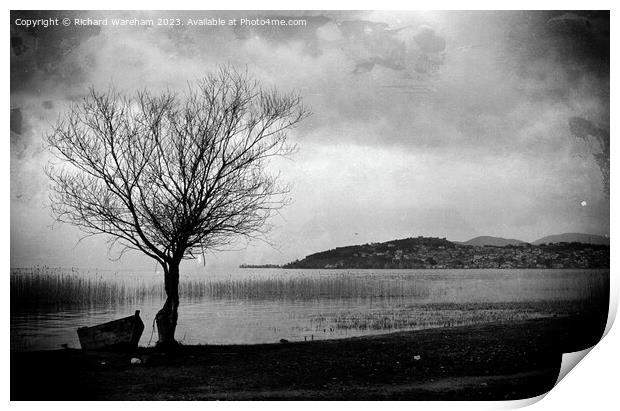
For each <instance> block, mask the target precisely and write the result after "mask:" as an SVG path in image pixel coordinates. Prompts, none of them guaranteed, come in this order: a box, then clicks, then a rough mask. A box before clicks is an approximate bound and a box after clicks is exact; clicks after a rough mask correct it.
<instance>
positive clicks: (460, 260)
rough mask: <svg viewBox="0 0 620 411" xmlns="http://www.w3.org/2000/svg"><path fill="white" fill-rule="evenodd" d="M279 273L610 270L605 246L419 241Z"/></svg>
mask: <svg viewBox="0 0 620 411" xmlns="http://www.w3.org/2000/svg"><path fill="white" fill-rule="evenodd" d="M282 268H375V269H381V268H384V269H416V268H427V269H442V268H443V269H445V268H505V269H509V268H609V245H602V244H584V243H578V242H561V243H551V244H540V245H533V244H529V243H520V244H510V245H505V246H488V245H486V246H475V245H466V244H460V243H455V242H451V241H448V240H446V239H445V238H436V237H422V236H420V237H417V238H406V239H402V240H393V241H388V242H384V243H371V244H364V245H354V246H347V247H339V248H335V249H333V250H328V251H323V252H319V253H316V254H312V255H309V256H307V257H306V258H304V259H302V260H296V261H293V262H291V263H288V264H286V265H284V266H282Z"/></svg>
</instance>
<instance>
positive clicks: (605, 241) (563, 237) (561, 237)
mask: <svg viewBox="0 0 620 411" xmlns="http://www.w3.org/2000/svg"><path fill="white" fill-rule="evenodd" d="M550 243H582V244H600V245H609V237H603V236H602V235H596V234H583V233H565V234H556V235H548V236H546V237H543V238H539V239H538V240H536V241H534V242H533V243H532V244H534V245H540V244H550Z"/></svg>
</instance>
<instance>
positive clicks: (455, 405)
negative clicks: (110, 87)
mask: <svg viewBox="0 0 620 411" xmlns="http://www.w3.org/2000/svg"><path fill="white" fill-rule="evenodd" d="M8 3H9V4H8V6H9V7H10V8H13V9H16V10H19V9H22V10H23V9H33V10H46V9H56V10H62V9H65V10H84V9H90V10H139V9H146V10H167V9H175V10H199V9H205V10H416V9H418V10H462V9H467V10H528V9H533V10H553V9H556V10H567V9H589V10H595V9H602V10H605V9H607V10H609V9H611V10H612V12H611V21H612V23H611V26H612V27H613V29H612V41H611V43H612V44H614V45H615V44H617V43H616V40H617V35H615V34H616V29H615V28H616V24H615V23H616V22H617V20H618V19H617V18H616V11H615V10H614V7H613V5H614V4H616V3H614V2H611V1H598V0H593V1H587V2H585V1H566V0H565V1H557V0H553V1H540V0H539V1H533V0H522V1H518V2H517V1H503V2H501V3H500V2H490V1H469V2H462V1H461V2H459V1H446V0H434V1H428V2H411V1H409V2H407V1H396V0H382V1H381V2H368V1H361V2H359V1H358V2H355V3H352V2H344V1H340V0H338V1H335V0H330V1H325V0H316V1H312V2H307V1H306V2H295V3H294V4H293V3H292V2H290V1H283V0H271V1H262V2H260V3H258V2H249V1H234V0H227V1H226V2H217V3H215V2H206V1H202V2H198V1H186V0H176V1H174V2H167V3H166V2H163V1H118V0H109V1H105V2H103V1H91V2H89V3H88V5H87V4H85V3H84V2H83V1H76V0H64V1H62V0H61V1H55V2H51V1H42V0H37V1H19V2H18V1H10V2H8ZM352 6H354V7H353V8H352ZM6 13H7V14H8V13H9V9H7V11H6ZM5 16H6V17H7V18H8V17H9V16H8V15H5ZM5 21H6V20H5ZM6 30H8V28H7V29H6ZM5 32H6V31H5ZM5 47H7V48H9V47H10V46H9V42H8V41H6V42H5ZM611 52H612V55H611V59H612V63H611V67H612V72H613V75H612V78H613V79H615V70H613V69H614V68H615V67H617V64H616V63H617V58H616V55H617V53H616V52H615V51H614V49H613V48H612V50H611ZM5 53H6V54H5V55H10V50H6V49H5ZM9 79H10V75H9V64H7V62H5V64H4V81H3V82H2V87H3V91H4V95H5V101H6V102H7V103H5V104H7V105H9V106H10V102H9V96H10V93H9V90H10V89H9ZM611 85H612V86H611V88H612V96H615V95H616V93H615V91H616V88H615V81H613V80H612V82H611ZM611 113H612V116H611V117H612V118H615V116H614V115H613V114H615V113H616V110H615V104H614V99H613V98H612V105H611ZM1 115H2V119H3V122H2V124H4V127H5V130H6V128H8V123H9V107H6V106H5V107H4V110H3V112H2V114H1ZM615 124H616V123H615V121H614V122H612V124H611V130H610V131H611V135H613V136H614V137H615V136H616V132H615V131H616V129H617V127H616V126H615ZM3 144H4V147H5V149H4V153H5V154H4V155H5V161H1V162H0V167H1V170H2V171H1V172H2V177H1V178H0V184H1V189H2V191H3V193H4V195H5V197H4V198H5V201H4V202H2V206H1V207H2V209H1V211H2V221H3V228H4V230H3V232H4V234H3V235H2V244H1V246H2V247H1V251H0V252H1V253H2V254H1V257H2V261H4V262H5V264H6V267H7V270H5V275H6V277H5V280H4V281H5V283H4V284H5V287H4V296H5V298H4V299H3V302H4V308H5V311H4V313H5V316H4V330H8V329H9V328H10V325H9V315H8V313H10V306H9V297H10V296H9V290H8V272H9V270H8V268H9V267H8V266H9V262H10V256H9V250H10V247H9V241H10V238H9V236H10V229H9V227H10V213H9V206H10V198H9V192H10V191H9V184H10V173H9V158H10V139H9V138H8V136H6V137H5V139H4V143H3ZM616 144H617V143H616V142H615V139H614V142H613V143H612V164H611V166H612V175H613V176H616V175H617V173H615V172H614V171H615V170H616V169H617V167H616V163H615V161H614V160H616V158H617V156H615V153H616V152H617V151H616V150H615V147H616ZM615 157H616V158H615ZM611 186H612V189H611V192H612V193H616V192H617V189H618V187H617V184H616V180H615V179H614V178H613V177H612V179H611ZM611 209H614V196H613V195H612V197H611ZM616 220H617V219H616V218H615V216H614V215H613V214H612V216H611V227H610V228H611V230H610V231H611V237H612V238H614V239H615V238H616V237H615V235H616V234H617V230H616V228H617V221H616ZM615 248H617V247H615V241H613V240H612V252H611V255H612V265H611V267H612V271H611V273H612V275H611V279H612V293H611V300H612V304H611V310H610V321H611V320H612V319H613V318H615V313H616V311H617V305H618V284H617V283H618V281H617V278H616V274H615V273H614V268H615V267H616V266H617V258H615V257H614V255H615V253H614V251H615ZM608 325H609V324H608ZM608 328H609V327H608ZM615 328H617V327H615ZM618 347H620V336H619V334H618V331H617V329H613V328H612V329H611V330H610V331H609V334H608V335H607V336H606V337H605V338H604V339H603V340H602V341H601V342H600V343H599V344H598V345H597V346H595V347H594V349H593V350H592V351H591V352H590V353H589V354H588V355H587V358H586V359H585V360H584V361H582V363H580V364H579V365H578V366H577V367H576V370H574V371H571V372H569V373H568V375H567V376H566V378H564V379H563V380H562V381H561V382H560V383H559V384H558V386H556V387H555V388H554V389H553V390H551V391H550V393H549V394H548V395H546V396H541V397H546V398H544V399H543V400H542V401H538V402H537V403H536V404H535V405H533V406H532V408H531V409H532V410H556V409H557V410H563V411H564V410H573V409H574V410H577V409H579V410H584V409H592V410H599V409H601V410H605V409H615V407H617V404H618V397H619V396H618V394H617V389H618V388H617V383H616V382H615V381H616V375H615V374H616V370H617V369H618V365H619V361H618V358H619V354H618V350H617V348H618ZM2 349H3V353H4V355H5V357H4V358H5V364H8V363H9V361H10V358H9V335H8V333H7V334H6V336H5V338H3V339H2ZM4 368H5V373H4V375H3V381H2V382H3V384H2V387H3V393H4V398H5V400H6V401H7V402H8V401H9V378H10V377H9V367H8V366H5V367H4ZM540 399H541V398H537V399H532V400H524V401H507V402H415V403H409V402H381V403H375V402H368V403H335V402H331V403H321V404H320V407H321V408H324V407H326V408H333V409H341V408H342V407H349V406H350V407H355V408H360V407H361V408H363V409H372V408H375V407H377V406H380V407H386V406H387V407H390V408H393V409H402V410H405V409H407V410H410V409H411V407H415V408H416V409H459V410H468V409H476V410H478V409H511V408H517V407H520V406H525V405H528V404H531V403H533V402H536V400H540ZM179 405H181V406H182V407H183V408H191V409H204V407H205V405H206V406H207V407H209V408H221V409H224V408H225V409H231V408H232V409H237V407H244V408H245V407H248V408H249V407H252V408H257V407H258V408H263V407H265V408H269V409H270V410H288V409H290V408H291V407H295V408H302V409H311V408H314V407H316V406H317V404H313V403H306V402H294V403H290V402H279V403H258V402H254V403H215V402H211V403H208V404H204V403H183V404H175V405H174V406H175V407H178V406H179ZM10 406H11V407H12V408H15V409H31V408H40V407H45V408H46V409H51V410H56V409H59V410H63V411H65V410H69V409H76V410H80V411H82V410H83V408H84V407H85V406H88V407H89V408H92V409H93V410H98V409H101V410H103V409H105V410H106V411H107V410H108V409H109V408H110V407H114V408H117V407H119V406H120V407H121V408H125V407H127V408H132V409H135V408H138V409H147V407H148V409H149V410H152V409H153V408H156V409H160V408H161V409H163V408H164V407H169V405H168V404H165V403H155V404H151V403H148V402H143V403H135V402H132V403H114V404H111V403H103V402H98V403H89V404H88V405H86V404H84V403H65V402H57V403H10Z"/></svg>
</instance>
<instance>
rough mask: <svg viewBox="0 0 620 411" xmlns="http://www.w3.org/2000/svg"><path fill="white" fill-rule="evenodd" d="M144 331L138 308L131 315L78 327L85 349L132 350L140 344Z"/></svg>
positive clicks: (81, 342) (81, 343)
mask: <svg viewBox="0 0 620 411" xmlns="http://www.w3.org/2000/svg"><path fill="white" fill-rule="evenodd" d="M142 331H144V323H143V322H142V320H141V319H140V310H137V311H136V313H135V314H134V315H132V316H130V317H125V318H121V319H119V320H114V321H110V322H107V323H104V324H99V325H95V326H93V327H81V328H78V330H77V333H78V337H79V338H80V345H81V346H82V349H83V350H102V349H109V350H130V349H134V348H136V347H137V346H138V341H140V337H141V336H142Z"/></svg>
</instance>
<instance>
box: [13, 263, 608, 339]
mask: <svg viewBox="0 0 620 411" xmlns="http://www.w3.org/2000/svg"><path fill="white" fill-rule="evenodd" d="M63 273H64V275H68V276H70V278H80V279H89V280H92V282H90V283H88V292H90V293H92V295H93V297H92V300H91V301H80V302H77V303H76V302H75V301H73V300H70V301H72V302H70V303H69V302H63V301H56V303H55V304H50V303H49V301H48V302H46V303H45V304H41V303H40V304H24V303H23V301H18V300H19V299H18V298H17V297H16V296H18V297H19V296H22V297H23V295H26V294H27V293H28V292H30V291H31V290H29V289H28V287H33V285H32V284H31V283H29V282H23V281H22V282H20V280H24V279H28V278H29V276H30V277H32V276H34V275H35V274H33V272H32V270H14V271H13V272H12V273H11V277H12V278H11V299H12V301H11V350H34V349H57V348H60V347H61V345H62V344H67V345H68V346H69V347H74V348H79V341H78V339H77V333H76V330H77V328H79V327H82V326H90V325H95V324H98V323H101V322H105V321H110V320H113V319H117V318H120V317H124V316H128V315H132V314H133V313H134V311H135V310H138V309H139V310H140V311H141V317H142V320H143V321H144V323H145V331H144V333H143V335H142V338H141V340H140V345H143V346H147V345H149V344H150V345H153V344H155V341H156V340H157V331H156V330H154V332H153V333H152V331H153V329H152V323H153V318H154V316H155V314H156V313H157V310H158V309H159V308H160V307H161V306H162V304H163V296H162V295H161V282H162V278H161V277H162V276H161V274H157V273H144V272H142V273H140V272H107V271H95V272H76V271H73V272H68V271H67V270H64V271H62V270H56V271H52V272H51V273H47V274H46V275H47V277H46V280H45V281H46V282H44V284H45V287H46V288H44V289H43V291H41V290H39V291H37V292H39V293H46V292H49V293H56V294H53V295H54V296H56V295H58V296H60V297H55V298H58V299H61V300H62V299H63V298H68V297H64V295H65V294H59V291H58V290H59V289H61V288H62V287H65V288H66V287H68V286H66V284H65V283H71V284H70V285H71V287H72V288H71V290H70V291H71V292H73V293H83V292H86V291H84V290H83V289H86V287H87V286H86V285H85V283H83V282H80V283H79V284H74V283H75V282H74V281H73V282H72V280H71V281H66V278H65V280H62V281H61V280H59V281H58V282H57V283H56V282H54V281H51V280H50V278H52V279H53V278H55V277H54V276H59V278H61V277H62V275H63ZM63 281H64V282H63ZM181 282H182V283H184V284H186V285H189V286H187V287H185V288H184V289H182V293H183V294H184V295H183V297H182V298H181V307H180V309H179V324H178V328H177V334H176V335H177V339H178V340H179V341H181V342H182V343H185V344H248V343H249V344H251V343H265V342H277V341H279V340H280V339H281V338H285V339H287V340H290V341H303V340H312V339H314V340H317V339H326V338H342V337H348V336H357V335H365V334H376V333H385V332H389V331H395V330H409V329H423V328H432V327H444V326H455V325H462V324H472V323H481V322H488V321H498V320H519V319H527V318H537V317H545V316H551V315H563V314H570V313H571V312H575V311H583V310H584V309H588V307H590V306H592V305H596V304H600V303H601V302H602V300H603V299H604V298H603V296H604V297H605V298H606V296H607V295H608V287H609V270H279V269H276V270H272V269H243V270H241V269H239V270H233V271H232V272H230V271H229V272H222V273H209V274H205V275H196V274H193V275H182V279H181ZM104 283H105V284H106V286H105V287H102V286H101V284H104ZM24 284H25V285H24ZM37 284H38V285H37V286H38V287H42V286H41V284H40V283H37ZM48 289H49V290H48ZM61 291H62V290H61ZM19 293H22V294H19ZM24 293H26V294H24ZM105 293H108V294H105ZM112 293H118V294H121V293H122V296H123V298H120V299H119V298H114V296H113V295H112ZM102 294H104V295H102ZM605 304H606V302H605ZM151 335H152V339H151Z"/></svg>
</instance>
